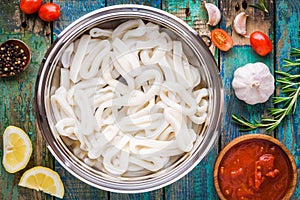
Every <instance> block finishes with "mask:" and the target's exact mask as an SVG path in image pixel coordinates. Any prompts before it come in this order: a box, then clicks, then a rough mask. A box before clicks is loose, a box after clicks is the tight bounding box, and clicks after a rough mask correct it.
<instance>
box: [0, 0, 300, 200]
mask: <svg viewBox="0 0 300 200" xmlns="http://www.w3.org/2000/svg"><path fill="white" fill-rule="evenodd" d="M53 2H55V3H57V4H59V5H60V7H61V11H62V14H61V17H60V19H59V20H58V21H56V22H54V23H53V26H50V24H49V23H44V22H42V21H41V20H40V19H39V18H38V17H37V15H36V14H34V15H29V16H26V15H24V14H22V12H21V11H20V10H19V1H18V0H13V1H8V0H2V1H0V13H1V14H0V16H1V18H0V42H3V41H5V40H6V39H8V38H20V39H22V40H24V41H25V42H26V43H27V44H28V45H29V46H30V49H31V51H32V55H33V56H32V60H31V64H30V67H29V68H28V69H27V71H25V72H23V73H22V74H20V75H18V76H16V77H14V78H12V79H0V88H1V93H0V99H1V100H0V102H1V103H0V105H1V106H0V113H1V115H0V135H2V133H3V131H4V129H5V127H6V126H8V125H16V126H19V127H21V128H23V129H24V130H25V131H27V132H28V133H29V136H30V138H31V140H32V142H33V145H34V151H33V156H32V158H31V160H30V162H29V165H28V166H27V167H26V168H25V169H24V170H22V171H20V172H18V173H16V174H9V173H7V172H6V171H5V170H4V168H3V166H2V165H1V166H0V174H1V180H0V185H1V186H2V187H0V199H48V198H51V197H50V196H49V195H45V194H42V193H41V192H35V191H33V190H30V189H26V188H22V187H18V186H17V184H18V181H19V179H20V176H21V175H22V173H23V172H24V171H25V170H26V169H29V168H31V167H33V166H36V165H43V166H49V167H52V168H53V169H55V170H56V171H57V172H58V173H59V174H60V175H61V178H62V180H63V182H64V185H65V192H66V193H65V199H217V194H216V192H215V189H214V186H213V177H212V173H213V165H214V162H215V159H216V157H217V154H218V151H219V150H221V149H222V148H223V147H224V145H226V144H227V143H228V142H229V141H231V140H232V139H233V138H235V137H237V136H239V135H241V134H248V133H240V132H239V131H238V127H237V126H236V125H235V124H232V123H231V114H238V115H243V116H245V117H248V118H250V119H252V120H254V119H259V118H260V117H261V115H262V114H266V108H267V107H270V106H272V105H271V102H270V101H268V102H267V103H265V104H261V105H256V106H247V105H246V104H245V103H243V102H241V101H239V100H238V99H236V97H235V96H234V92H233V90H232V87H231V81H232V78H233V72H234V70H235V69H236V68H238V67H240V66H242V65H245V64H246V63H248V62H257V61H261V62H264V63H266V64H267V65H268V66H269V67H270V69H271V71H273V72H274V71H275V70H278V69H282V65H283V61H282V60H283V58H288V57H289V51H290V49H291V48H292V47H298V46H299V41H298V38H297V37H296V36H297V34H298V29H299V23H300V19H299V15H300V8H299V5H300V2H299V0H285V1H280V0H276V1H267V2H268V8H269V10H270V15H269V16H264V14H263V13H262V12H261V11H259V10H256V9H253V8H250V7H249V6H247V4H249V3H253V1H252V0H247V1H246V0H229V1H226V0H221V1H213V0H211V1H208V2H214V3H215V4H217V3H218V2H219V7H220V9H221V12H222V21H221V23H220V25H219V26H220V27H221V28H222V29H224V30H226V31H227V32H228V33H229V34H230V35H232V37H233V39H234V41H235V45H234V47H233V49H232V50H230V51H229V52H226V53H222V52H218V51H216V52H215V58H216V61H217V63H218V64H219V67H220V73H221V77H222V80H223V84H224V90H225V107H224V119H223V125H222V128H221V135H220V141H219V143H216V145H215V146H214V148H213V149H212V151H211V152H210V153H209V155H208V156H206V157H205V159H204V160H203V161H202V162H201V163H200V164H199V165H198V166H197V167H196V168H195V169H194V170H193V171H191V172H190V173H189V174H188V175H186V176H185V177H183V178H182V179H180V180H179V181H177V182H175V183H174V184H172V185H169V186H167V187H165V188H162V189H160V190H156V191H153V192H149V193H143V194H116V193H109V192H106V191H102V190H99V189H96V188H93V187H91V186H89V185H87V184H85V183H83V182H81V181H79V180H78V179H76V178H75V177H73V176H72V175H71V174H69V173H68V172H67V171H66V170H64V169H63V168H62V167H61V166H60V165H59V164H58V163H57V162H56V161H54V159H53V157H52V156H51V155H50V153H49V152H48V151H47V149H46V147H45V144H44V142H43V140H42V138H41V135H40V134H39V133H38V130H37V128H36V125H35V122H34V114H33V95H34V85H35V79H36V74H37V71H38V68H39V64H40V62H41V60H42V58H43V56H44V54H45V52H46V50H47V48H48V47H49V46H50V44H51V41H52V40H53V39H55V37H56V35H58V34H59V33H60V32H61V31H62V30H63V29H64V28H65V27H66V26H67V25H69V24H70V23H71V22H73V21H75V20H76V19H78V18H79V17H81V16H83V15H84V14H85V13H88V12H90V11H92V10H95V9H98V8H102V7H105V6H109V5H114V4H122V3H139V4H144V5H150V6H153V7H157V8H160V9H164V10H166V11H168V12H170V13H172V14H174V15H176V16H177V17H179V18H181V19H183V20H184V21H185V22H187V23H188V24H189V25H190V26H192V27H194V29H195V30H197V31H198V32H199V34H200V35H202V34H209V32H210V30H212V28H211V27H208V26H207V25H206V21H207V14H206V11H205V9H204V6H203V2H202V1H200V0H193V1H189V0H184V1H179V0H165V1H160V0H145V1H143V0H139V1H137V0H136V1H121V0H117V1H113V0H111V1H105V0H92V1H86V0H54V1H53ZM255 2H257V1H255ZM241 11H245V12H246V13H247V14H248V15H249V18H248V22H247V24H248V25H247V30H248V33H251V32H252V31H254V30H260V31H263V32H265V33H267V34H269V36H270V38H271V40H272V41H273V46H274V50H273V52H272V53H271V54H270V55H268V56H266V57H260V56H258V55H256V54H255V53H254V52H253V50H252V48H251V47H250V46H249V39H247V38H242V37H240V36H238V35H236V34H235V33H234V31H233V28H232V21H233V18H234V16H235V15H236V14H237V13H239V12H241ZM25 21H26V23H24V22H25ZM52 33H53V34H52ZM51 36H53V38H51ZM298 72H299V71H298ZM278 92H279V91H278V90H277V94H275V95H278ZM299 112H300V109H299V107H298V109H297V111H296V114H295V115H294V116H292V117H290V118H289V119H288V120H287V121H286V123H284V124H282V125H281V126H280V127H279V128H278V129H277V130H276V131H275V132H274V133H272V134H273V135H274V136H275V137H277V138H278V139H279V140H280V141H282V142H284V144H285V145H286V146H287V147H288V148H289V149H290V151H291V152H292V154H293V155H294V157H295V160H296V163H297V167H298V174H300V128H299V116H298V115H299ZM261 131H262V130H258V131H254V132H261ZM251 133H252V132H251ZM2 153H3V152H2V137H0V156H1V159H2ZM299 180H300V178H298V185H297V187H296V191H295V193H294V195H293V197H292V199H299V197H300V185H299V182H300V181H299Z"/></svg>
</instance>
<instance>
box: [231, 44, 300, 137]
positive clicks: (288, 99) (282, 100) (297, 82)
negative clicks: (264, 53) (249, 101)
mask: <svg viewBox="0 0 300 200" xmlns="http://www.w3.org/2000/svg"><path fill="white" fill-rule="evenodd" d="M291 56H294V57H295V56H296V59H295V60H294V61H292V60H287V59H285V60H284V61H285V62H286V64H285V65H284V66H286V67H296V66H300V59H299V58H297V57H298V56H300V49H297V48H294V49H293V51H292V52H291ZM276 74H278V75H279V76H280V77H279V78H277V79H276V82H277V83H278V84H280V86H281V88H280V91H281V92H282V95H281V96H279V97H273V98H272V103H273V104H274V105H278V107H276V108H269V109H268V111H269V117H270V118H268V117H263V118H262V119H261V121H260V122H258V121H255V122H254V123H252V122H250V121H249V120H247V119H245V118H244V117H238V116H237V115H232V120H233V121H234V122H235V123H237V124H239V125H241V126H242V128H241V129H240V131H251V130H255V129H257V128H266V131H267V132H271V131H273V130H274V129H275V128H276V127H277V126H278V125H279V124H280V123H281V121H282V120H283V119H284V118H285V117H286V116H287V115H289V114H290V113H294V112H295V110H296V106H297V100H298V97H299V96H300V74H291V73H288V72H283V71H276Z"/></svg>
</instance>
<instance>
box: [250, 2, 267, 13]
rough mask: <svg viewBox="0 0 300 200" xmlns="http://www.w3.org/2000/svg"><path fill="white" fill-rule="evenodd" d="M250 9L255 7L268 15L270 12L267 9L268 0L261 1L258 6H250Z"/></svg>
mask: <svg viewBox="0 0 300 200" xmlns="http://www.w3.org/2000/svg"><path fill="white" fill-rule="evenodd" d="M249 6H250V7H253V8H257V9H259V10H261V11H263V12H265V13H267V14H269V11H268V9H267V4H266V0H260V1H259V3H257V4H249Z"/></svg>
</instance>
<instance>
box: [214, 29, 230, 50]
mask: <svg viewBox="0 0 300 200" xmlns="http://www.w3.org/2000/svg"><path fill="white" fill-rule="evenodd" d="M211 40H212V42H213V43H214V45H216V46H217V47H218V49H220V50H221V51H228V50H229V49H231V47H232V46H233V41H232V38H231V37H230V35H228V34H227V33H226V32H225V31H224V30H222V29H219V28H216V29H214V30H213V31H212V32H211Z"/></svg>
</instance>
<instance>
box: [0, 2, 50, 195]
mask: <svg viewBox="0 0 300 200" xmlns="http://www.w3.org/2000/svg"><path fill="white" fill-rule="evenodd" d="M0 13H1V18H0V43H2V42H4V41H5V40H7V39H11V38H17V39H21V40H23V41H24V42H25V43H26V44H27V45H28V46H29V48H30V50H31V54H32V59H31V63H30V65H29V67H28V68H27V70H26V71H24V72H22V73H21V74H19V75H17V76H15V77H12V78H10V79H0V88H1V92H0V99H1V100H0V135H1V137H0V156H1V160H2V156H3V151H2V149H3V140H2V134H3V131H4V129H5V128H6V127H7V126H8V125H15V126H18V127H20V128H22V129H23V130H25V132H27V133H28V134H29V137H30V139H31V141H32V144H33V153H32V156H31V158H30V161H29V164H28V165H27V166H26V168H25V169H23V170H21V171H20V172H17V173H15V174H9V173H7V172H6V171H5V169H4V168H3V166H2V164H1V165H0V174H1V179H0V185H1V188H0V199H26V198H28V197H31V198H32V199H49V198H51V197H50V196H49V195H45V194H43V193H41V192H36V191H34V190H31V189H28V188H23V187H19V186H18V182H19V180H20V177H21V176H22V174H23V172H24V171H25V170H27V169H29V168H31V167H33V166H36V165H43V166H47V167H52V165H53V163H52V156H51V155H50V154H49V153H48V151H47V149H46V147H45V144H44V143H43V140H42V136H41V135H40V134H39V133H38V131H37V128H36V126H35V121H34V112H33V111H34V108H33V107H34V105H33V98H34V88H35V79H36V75H37V72H38V69H39V66H40V63H41V60H42V58H43V56H44V54H45V52H46V50H47V48H48V46H49V44H50V41H51V40H49V37H48V36H46V34H45V33H46V32H50V26H49V27H48V26H47V25H44V23H43V22H42V21H41V20H39V19H38V18H37V17H36V15H30V16H26V15H24V14H22V13H21V11H20V9H19V1H17V0H15V1H9V2H8V1H1V2H0ZM25 20H26V24H27V26H26V27H25V26H23V27H22V26H21V24H22V22H23V21H25Z"/></svg>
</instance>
